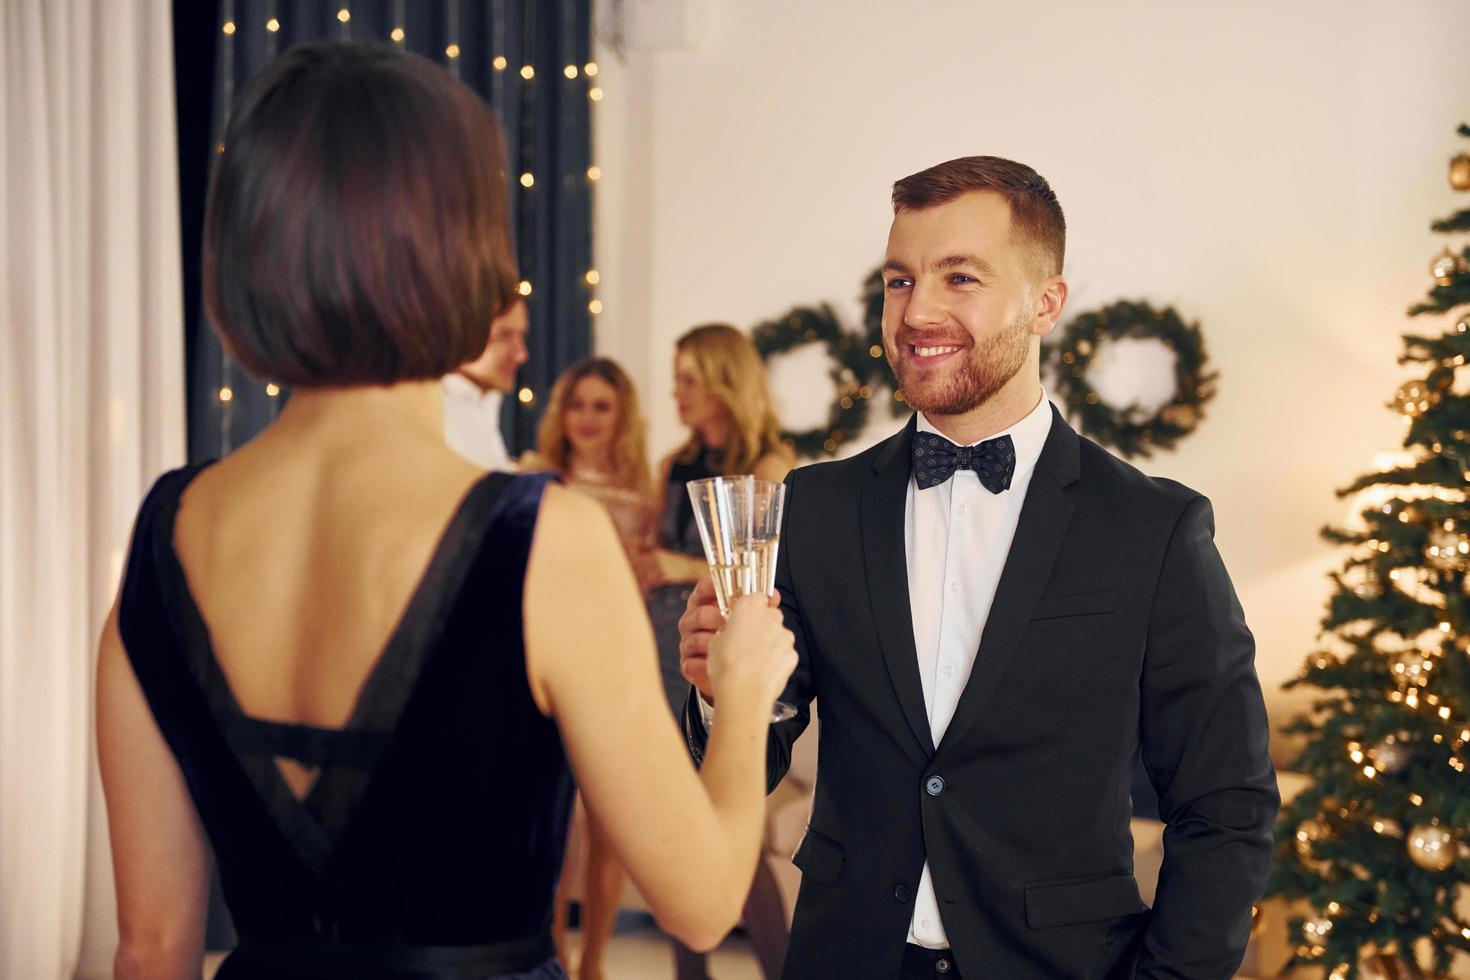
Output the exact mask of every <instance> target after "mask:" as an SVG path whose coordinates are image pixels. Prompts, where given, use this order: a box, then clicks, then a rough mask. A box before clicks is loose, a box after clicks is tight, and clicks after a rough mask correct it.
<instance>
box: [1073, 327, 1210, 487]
mask: <svg viewBox="0 0 1470 980" xmlns="http://www.w3.org/2000/svg"><path fill="white" fill-rule="evenodd" d="M1125 337H1133V338H1152V339H1157V340H1158V341H1159V342H1160V343H1162V344H1163V345H1164V346H1165V347H1166V348H1168V349H1169V350H1171V351H1173V353H1174V384H1175V391H1174V395H1173V397H1171V398H1170V399H1169V401H1168V402H1167V403H1165V404H1164V405H1162V406H1161V407H1160V408H1158V409H1157V410H1156V411H1152V412H1150V411H1149V410H1148V409H1146V408H1144V407H1142V406H1140V405H1138V404H1137V403H1132V404H1129V405H1124V406H1122V407H1118V406H1114V405H1110V404H1108V403H1107V402H1105V401H1103V400H1102V398H1101V397H1100V396H1099V395H1098V393H1097V389H1095V388H1094V387H1093V386H1092V384H1091V382H1089V381H1088V379H1087V369H1088V367H1089V366H1090V365H1091V364H1092V361H1093V358H1095V357H1096V356H1097V351H1098V347H1099V345H1100V344H1101V343H1102V342H1103V341H1104V340H1121V339H1123V338H1125ZM1046 357H1047V359H1048V361H1050V362H1051V363H1053V364H1054V365H1055V367H1056V394H1057V395H1058V396H1059V397H1060V398H1061V399H1062V402H1063V404H1064V405H1065V406H1066V410H1067V415H1068V417H1070V418H1072V419H1074V420H1075V421H1076V422H1077V424H1078V427H1079V428H1081V429H1082V431H1083V432H1084V433H1086V434H1087V435H1088V436H1090V437H1092V438H1093V439H1095V440H1097V441H1098V442H1100V443H1102V444H1104V445H1108V446H1113V447H1115V448H1117V450H1118V451H1119V452H1121V453H1122V454H1123V455H1124V456H1127V457H1130V458H1131V457H1134V456H1148V455H1150V453H1151V451H1152V450H1154V449H1170V448H1173V446H1174V444H1175V443H1177V442H1178V441H1179V440H1180V439H1182V438H1184V437H1185V436H1187V435H1189V434H1190V433H1191V432H1193V431H1194V430H1195V428H1196V427H1197V426H1198V425H1199V423H1200V420H1201V419H1203V418H1204V406H1205V403H1207V402H1208V401H1209V400H1210V399H1211V398H1213V397H1214V396H1215V387H1214V382H1215V379H1216V378H1217V377H1218V375H1217V374H1216V373H1215V372H1213V371H1209V370H1207V365H1208V363H1209V357H1208V355H1207V354H1206V353H1205V341H1204V335H1203V334H1201V333H1200V329H1199V324H1197V323H1185V322H1184V319H1183V318H1182V317H1180V315H1179V314H1178V313H1177V312H1176V311H1175V310H1174V308H1173V307H1172V306H1169V307H1165V308H1164V309H1162V310H1156V309H1154V308H1153V307H1152V306H1149V305H1148V304H1147V303H1143V302H1129V301H1122V302H1118V303H1113V304H1112V305H1111V306H1106V307H1104V308H1103V309H1101V310H1097V311H1095V312H1089V313H1084V314H1082V315H1081V316H1079V317H1076V318H1075V319H1073V320H1072V321H1071V322H1070V323H1068V324H1067V325H1066V327H1065V328H1063V330H1062V335H1061V339H1060V340H1058V341H1057V342H1056V343H1055V344H1052V345H1050V346H1049V347H1048V349H1047V354H1046Z"/></svg>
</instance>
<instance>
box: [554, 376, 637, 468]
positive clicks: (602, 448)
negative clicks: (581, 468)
mask: <svg viewBox="0 0 1470 980" xmlns="http://www.w3.org/2000/svg"><path fill="white" fill-rule="evenodd" d="M621 415H622V406H621V405H620V404H619V402H618V389H616V388H614V387H613V386H612V385H610V384H608V383H607V382H606V381H604V380H603V379H602V378H599V377H598V376H597V375H595V374H589V375H587V376H585V377H583V378H581V379H580V380H578V381H577V383H576V384H575V385H573V386H572V391H571V394H569V395H567V404H566V408H565V409H563V411H562V422H563V424H564V425H565V426H566V431H567V442H569V443H571V446H572V452H573V453H575V454H577V455H579V456H584V457H599V456H603V455H606V454H607V453H608V452H609V451H610V450H611V449H612V444H613V440H614V439H615V438H616V437H617V431H618V422H619V419H620V416H621Z"/></svg>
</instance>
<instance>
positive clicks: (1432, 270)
mask: <svg viewBox="0 0 1470 980" xmlns="http://www.w3.org/2000/svg"><path fill="white" fill-rule="evenodd" d="M1464 272H1465V260H1464V259H1462V258H1461V257H1460V256H1458V255H1456V254H1455V253H1454V252H1451V251H1450V250H1449V249H1448V248H1446V249H1445V250H1444V251H1443V252H1440V253H1439V254H1438V255H1436V256H1435V257H1434V261H1433V262H1431V263H1430V265H1429V274H1430V275H1431V276H1433V277H1434V281H1435V282H1437V283H1439V284H1440V285H1441V286H1448V285H1450V284H1451V283H1453V282H1454V281H1455V277H1456V276H1458V275H1462V274H1463V273H1464Z"/></svg>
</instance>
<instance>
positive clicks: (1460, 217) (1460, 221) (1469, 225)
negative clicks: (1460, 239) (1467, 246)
mask: <svg viewBox="0 0 1470 980" xmlns="http://www.w3.org/2000/svg"><path fill="white" fill-rule="evenodd" d="M1429 227H1430V228H1431V229H1433V230H1434V231H1437V232H1439V233H1440V234H1442V235H1453V234H1456V233H1458V232H1462V231H1470V208H1466V209H1465V210H1464V211H1457V212H1455V213H1454V214H1452V215H1450V216H1449V217H1448V218H1441V219H1440V220H1438V221H1436V222H1434V224H1432V225H1430V226H1429Z"/></svg>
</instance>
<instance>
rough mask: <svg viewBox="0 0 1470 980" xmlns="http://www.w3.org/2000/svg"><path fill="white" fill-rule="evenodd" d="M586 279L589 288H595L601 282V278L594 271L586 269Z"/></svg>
mask: <svg viewBox="0 0 1470 980" xmlns="http://www.w3.org/2000/svg"><path fill="white" fill-rule="evenodd" d="M586 279H587V283H588V285H591V286H595V285H597V284H598V283H599V282H601V281H602V277H601V276H599V275H598V274H597V270H596V269H588V270H587V276H586Z"/></svg>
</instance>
